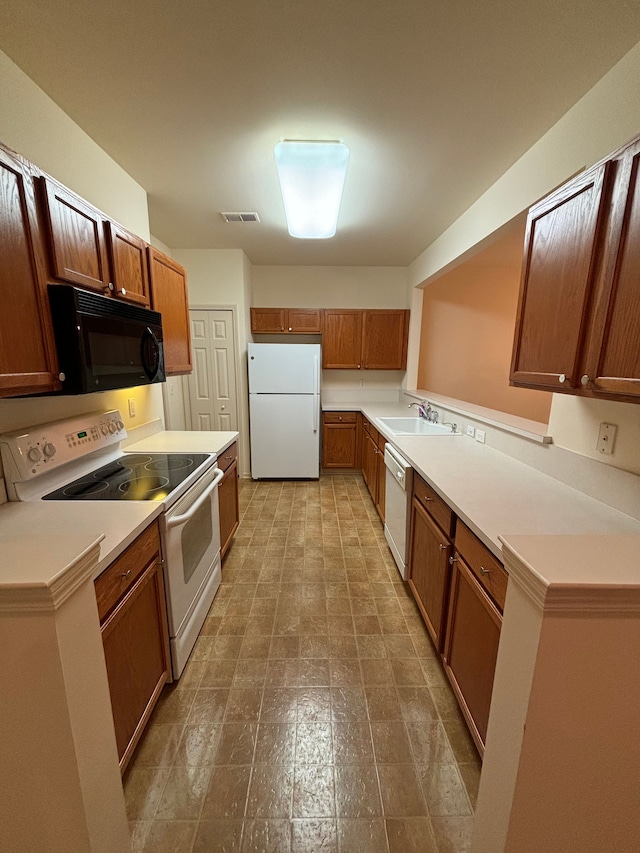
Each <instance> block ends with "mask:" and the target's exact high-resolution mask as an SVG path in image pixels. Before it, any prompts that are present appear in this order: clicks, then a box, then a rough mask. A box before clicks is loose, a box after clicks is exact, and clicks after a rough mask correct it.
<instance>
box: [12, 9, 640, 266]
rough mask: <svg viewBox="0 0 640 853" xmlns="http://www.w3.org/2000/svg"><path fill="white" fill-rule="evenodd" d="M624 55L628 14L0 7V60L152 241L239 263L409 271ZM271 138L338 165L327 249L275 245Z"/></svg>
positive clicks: (290, 242) (637, 32) (279, 225)
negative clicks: (83, 151) (141, 218)
mask: <svg viewBox="0 0 640 853" xmlns="http://www.w3.org/2000/svg"><path fill="white" fill-rule="evenodd" d="M638 40H640V3H639V2H638V0H562V2H558V0H534V2H532V1H531V0H484V2H480V1H479V0H457V2H451V0H321V2H318V0H181V2H176V0H107V1H106V2H103V3H99V2H95V0H29V2H25V0H0V49H2V50H4V51H5V53H7V54H8V56H10V57H11V58H12V59H13V60H14V61H15V62H16V63H17V64H18V65H19V66H20V67H21V68H22V69H23V70H24V71H25V72H26V73H27V74H28V75H29V76H30V77H31V78H32V79H33V80H35V82H36V83H38V84H39V85H40V86H41V87H42V88H43V89H44V90H45V92H47V93H48V94H49V95H50V96H51V97H52V98H53V100H54V101H56V102H57V103H58V104H59V105H60V106H61V107H62V109H64V110H65V112H67V113H68V114H69V115H70V116H71V117H72V118H73V119H74V120H75V121H76V122H77V123H78V124H79V125H80V126H81V127H82V128H83V129H84V130H85V131H86V132H87V133H88V134H89V135H90V136H91V137H92V138H93V139H94V140H95V141H96V142H97V143H98V144H99V145H100V146H101V147H102V148H103V149H105V151H107V152H108V153H109V154H110V155H111V156H112V157H113V158H114V159H115V160H116V161H117V162H118V163H120V164H121V165H122V167H123V168H124V169H125V170H126V171H127V172H128V173H129V174H130V175H131V176H132V177H133V178H135V179H136V180H137V181H138V182H139V183H140V184H141V185H142V186H143V187H144V188H145V189H146V190H147V192H148V194H149V213H150V222H151V231H152V233H153V234H154V235H155V236H156V237H158V238H159V239H160V240H162V241H163V242H164V243H166V244H167V245H168V246H170V247H172V248H241V249H244V251H245V252H246V253H247V255H248V257H249V259H250V260H251V261H252V262H253V263H254V264H340V265H405V264H408V263H410V262H411V261H412V260H413V259H414V258H415V257H417V255H419V254H420V253H421V252H422V251H423V250H424V249H425V248H426V247H427V246H428V245H429V244H430V243H431V242H432V241H433V240H434V239H435V238H436V237H437V236H438V235H439V234H441V233H442V231H444V230H445V229H446V228H447V226H448V225H449V224H450V223H451V222H452V221H454V220H455V219H456V218H457V217H458V216H459V215H460V214H461V213H462V212H463V211H464V210H465V209H466V208H467V207H468V206H469V205H470V204H471V203H472V202H473V201H474V200H475V199H476V198H477V197H478V196H479V195H481V194H482V192H483V191H484V190H486V189H487V188H488V187H489V186H491V184H492V183H493V182H494V181H495V180H496V179H497V178H498V177H499V176H500V175H501V174H502V173H503V172H504V171H505V170H506V169H507V168H508V167H509V166H510V165H511V164H512V163H513V162H514V161H515V160H516V159H518V157H519V156H520V155H521V154H523V153H524V152H525V151H526V150H527V149H528V148H529V147H530V146H531V145H532V144H533V143H534V142H535V141H536V139H538V138H539V137H540V136H541V135H542V134H543V133H544V132H545V131H546V130H547V129H548V128H549V127H551V125H553V124H554V123H555V122H556V121H557V120H558V119H559V118H560V117H561V116H562V115H563V114H564V113H565V112H566V111H567V109H569V108H570V107H571V106H572V105H573V104H574V103H575V102H576V101H577V100H578V99H579V98H580V97H581V96H582V95H583V94H584V93H585V92H586V91H588V90H589V89H590V88H591V87H592V86H593V85H594V83H595V82H596V81H597V80H598V79H599V78H600V77H602V76H603V74H605V73H606V71H607V70H608V69H609V68H610V67H612V66H613V65H614V64H615V63H616V62H617V61H618V60H619V59H620V58H621V57H622V56H623V55H624V54H625V53H626V52H627V51H628V50H629V49H630V48H631V47H632V46H633V45H634V44H635V43H636V42H637V41H638ZM284 138H290V139H291V138H294V139H304V138H309V139H341V140H342V141H344V142H346V143H347V145H348V146H349V147H350V149H351V162H350V165H349V171H348V173H347V181H346V186H345V195H344V199H343V205H342V210H341V214H340V220H339V223H338V234H337V236H336V237H335V238H333V239H331V240H326V241H303V240H296V239H294V238H292V237H289V236H288V234H287V231H286V224H285V219H284V210H283V207H282V201H281V199H280V194H279V189H278V184H277V178H276V171H275V164H274V161H273V146H274V145H275V143H276V142H278V141H279V140H281V139H284ZM222 210H225V211H234V210H240V211H254V210H255V211H257V212H258V213H259V215H260V219H261V223H260V224H246V225H242V224H225V223H224V222H223V221H222V218H221V217H220V215H219V211H222Z"/></svg>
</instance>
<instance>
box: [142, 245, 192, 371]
mask: <svg viewBox="0 0 640 853" xmlns="http://www.w3.org/2000/svg"><path fill="white" fill-rule="evenodd" d="M147 253H148V259H149V280H150V285H151V307H152V308H153V310H154V311H159V312H160V313H161V314H162V333H163V336H164V362H165V370H166V373H167V376H176V375H178V374H181V373H191V333H190V328H189V296H188V293H187V275H186V273H185V270H184V267H181V266H180V264H178V263H176V262H175V261H174V260H173V259H172V258H169V257H167V256H166V255H165V254H163V253H162V252H160V251H158V249H154V248H153V246H148V247H147Z"/></svg>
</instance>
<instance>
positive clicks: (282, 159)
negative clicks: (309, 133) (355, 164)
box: [274, 142, 349, 240]
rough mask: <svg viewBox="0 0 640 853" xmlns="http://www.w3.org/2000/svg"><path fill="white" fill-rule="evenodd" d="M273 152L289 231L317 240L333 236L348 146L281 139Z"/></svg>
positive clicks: (337, 143) (339, 143)
mask: <svg viewBox="0 0 640 853" xmlns="http://www.w3.org/2000/svg"><path fill="white" fill-rule="evenodd" d="M274 154H275V158H276V167H277V169H278V178H279V179H280V189H281V190H282V199H283V201H284V212H285V215H286V217H287V228H288V230H289V234H291V236H292V237H301V238H307V239H316V240H317V239H326V238H327V237H333V235H334V234H335V233H336V227H337V224H338V213H339V211H340V202H341V200H342V190H343V187H344V180H345V176H346V174H347V164H348V162H349V149H348V147H347V146H346V145H345V144H344V143H342V142H279V143H278V144H277V145H276V146H275V148H274Z"/></svg>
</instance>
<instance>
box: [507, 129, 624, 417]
mask: <svg viewBox="0 0 640 853" xmlns="http://www.w3.org/2000/svg"><path fill="white" fill-rule="evenodd" d="M639 158H640V138H639V139H636V140H634V141H632V142H631V143H630V144H628V145H626V146H624V147H623V148H621V149H620V150H619V151H617V152H615V153H614V154H612V155H610V156H609V157H607V158H606V159H605V160H603V161H602V162H600V163H599V164H597V165H596V166H594V167H593V168H591V169H589V170H588V171H587V172H585V173H584V174H582V175H579V176H578V177H576V178H574V179H572V180H571V181H569V182H568V183H567V184H565V185H564V186H563V187H561V188H560V189H559V190H557V191H555V192H554V193H552V194H551V195H549V196H548V197H547V198H545V199H543V200H542V201H541V202H538V204H536V205H534V206H533V207H532V208H531V210H530V211H529V216H528V219H527V229H526V235H525V254H524V262H523V273H522V282H521V289H520V297H519V303H518V312H517V320H516V332H515V339H514V348H513V356H512V365H511V377H510V378H511V384H513V385H519V386H523V387H529V388H543V389H545V390H550V391H559V392H566V393H571V394H579V395H582V396H595V397H607V398H609V399H617V400H625V401H630V402H636V401H637V400H638V399H639V398H640V293H639V291H638V287H637V281H638V275H639V273H640V186H639V184H638V162H639Z"/></svg>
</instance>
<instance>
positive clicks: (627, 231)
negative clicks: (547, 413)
mask: <svg viewBox="0 0 640 853" xmlns="http://www.w3.org/2000/svg"><path fill="white" fill-rule="evenodd" d="M616 165H617V171H618V173H617V176H616V184H615V188H614V202H613V214H612V217H611V228H610V230H609V239H608V242H607V247H606V266H605V269H604V274H603V278H602V287H601V288H600V291H599V294H598V296H599V298H598V300H597V302H596V307H595V310H594V316H593V326H592V330H591V335H590V345H589V350H588V353H587V357H586V359H585V364H584V374H583V375H584V382H585V385H584V388H585V390H586V391H587V392H593V393H606V394H612V395H626V396H631V397H638V396H640V286H639V284H638V283H639V282H640V181H639V179H638V166H639V165H640V142H638V141H636V142H635V143H634V144H633V145H631V146H630V147H629V148H627V149H626V150H625V151H623V152H622V155H621V157H620V159H619V160H618V161H617V163H616Z"/></svg>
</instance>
